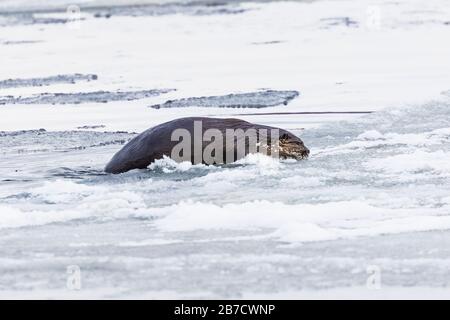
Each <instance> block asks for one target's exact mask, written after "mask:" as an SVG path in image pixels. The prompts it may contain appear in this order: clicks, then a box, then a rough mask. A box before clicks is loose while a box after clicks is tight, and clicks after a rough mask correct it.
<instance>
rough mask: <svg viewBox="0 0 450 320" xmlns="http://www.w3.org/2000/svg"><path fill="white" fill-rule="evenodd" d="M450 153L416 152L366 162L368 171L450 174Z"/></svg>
mask: <svg viewBox="0 0 450 320" xmlns="http://www.w3.org/2000/svg"><path fill="white" fill-rule="evenodd" d="M449 159H450V152H444V151H442V150H438V151H435V152H429V151H424V150H415V151H413V152H411V153H407V154H399V155H395V156H391V157H385V158H381V159H372V160H369V161H367V162H366V164H365V166H366V168H368V169H372V170H380V171H385V172H387V173H393V174H398V173H406V172H409V173H421V172H424V171H426V172H429V173H432V174H433V173H434V174H441V175H442V174H446V175H448V174H450V161H449Z"/></svg>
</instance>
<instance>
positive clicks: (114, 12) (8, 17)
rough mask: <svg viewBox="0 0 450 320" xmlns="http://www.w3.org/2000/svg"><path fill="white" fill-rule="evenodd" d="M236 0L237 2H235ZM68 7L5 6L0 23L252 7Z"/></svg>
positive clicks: (227, 3)
mask: <svg viewBox="0 0 450 320" xmlns="http://www.w3.org/2000/svg"><path fill="white" fill-rule="evenodd" d="M233 2H234V3H233ZM73 4H74V3H68V4H67V5H66V7H60V8H51V6H50V8H49V7H47V8H46V7H45V6H44V7H43V8H41V9H38V10H35V9H34V10H26V9H25V10H24V9H22V10H16V11H13V10H5V11H3V12H2V11H0V26H2V25H3V26H7V25H23V24H25V25H33V24H67V23H70V22H73V21H76V20H78V21H83V20H86V19H92V18H111V17H112V16H114V17H116V16H122V17H123V16H130V17H142V16H161V15H168V14H186V15H194V16H203V15H217V14H239V13H243V12H246V11H248V10H250V9H249V8H243V7H241V6H240V4H239V1H217V2H216V1H208V2H203V3H202V2H195V1H193V2H185V3H182V2H172V3H170V2H169V3H153V4H137V5H127V4H123V5H120V6H108V5H106V6H105V4H104V3H103V4H99V5H97V6H95V5H92V4H89V3H88V4H86V3H82V4H80V9H81V10H80V11H81V12H82V15H80V16H75V17H74V16H73V14H72V15H70V13H66V9H67V8H68V6H69V5H73Z"/></svg>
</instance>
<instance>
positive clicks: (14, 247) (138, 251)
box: [0, 102, 450, 298]
mask: <svg viewBox="0 0 450 320" xmlns="http://www.w3.org/2000/svg"><path fill="white" fill-rule="evenodd" d="M425 110H426V114H425ZM449 110H450V105H449V104H448V103H444V102H430V103H429V104H427V105H424V106H414V107H411V108H404V109H390V110H386V111H381V112H377V113H373V114H369V115H366V116H364V117H362V118H360V120H357V121H352V122H340V123H334V124H333V125H328V126H323V127H322V128H320V129H309V130H305V131H302V132H296V133H297V134H299V135H300V136H301V138H302V139H303V140H304V141H305V143H308V145H309V146H311V151H312V154H311V157H310V159H309V160H307V161H299V162H296V161H284V162H278V161H275V160H274V159H271V158H268V157H264V156H260V155H256V156H250V157H247V158H246V159H244V160H242V161H240V162H239V163H236V164H233V165H225V166H205V165H195V166H194V165H191V164H189V163H182V164H177V163H174V162H173V161H171V160H170V159H163V160H160V161H157V162H156V163H154V164H152V165H151V166H150V168H149V169H147V170H134V171H131V172H128V173H125V174H120V175H105V174H104V173H102V168H103V165H104V164H105V163H106V161H107V160H108V159H109V157H110V156H111V154H113V153H114V152H115V151H117V150H118V149H119V148H120V147H121V144H122V143H125V142H126V141H127V140H128V139H129V138H131V136H132V135H133V134H127V133H93V132H53V133H50V132H44V131H39V130H38V131H30V132H14V133H2V135H1V136H0V147H1V150H2V166H1V169H0V175H1V176H2V177H4V179H3V181H2V182H0V211H1V213H2V219H1V220H0V228H2V234H1V236H0V243H5V244H4V245H2V246H1V248H2V249H1V250H2V257H3V258H2V259H3V260H2V263H1V267H0V268H2V275H3V276H2V277H1V279H0V286H1V288H3V289H4V290H13V291H12V293H14V292H15V291H14V290H16V291H17V290H18V291H17V292H23V291H27V290H28V289H30V288H34V289H36V288H40V289H44V288H45V289H46V290H50V291H49V293H48V294H49V296H52V295H55V294H59V295H61V294H62V295H63V296H65V295H68V296H71V294H72V293H70V292H66V291H64V289H62V288H61V287H62V286H64V279H65V277H66V274H65V269H64V268H65V267H66V266H67V265H72V264H76V265H79V266H80V267H81V268H82V270H83V277H84V278H83V279H84V283H85V285H86V289H85V291H84V294H85V295H87V296H92V297H132V296H136V297H143V296H146V295H147V296H152V294H156V292H159V293H160V295H162V296H165V297H222V298H224V297H244V296H247V295H248V296H252V295H255V294H264V293H266V294H269V293H274V292H285V291H301V290H318V289H327V288H335V287H340V286H344V287H347V286H364V285H365V281H366V278H367V276H368V274H367V270H366V268H367V266H370V265H376V266H378V267H379V268H381V270H383V283H385V285H386V286H441V285H442V284H443V283H446V281H447V274H448V272H449V271H450V258H449V252H448V248H447V246H446V245H445V243H446V241H447V240H446V239H448V238H449V237H450V235H449V232H448V230H450V196H449V195H450V187H449V186H450V167H448V164H447V161H446V159H448V151H449V150H450V139H449V138H450V117H449V115H450V114H449V112H450V111H449ZM12 139H14V140H15V141H14V142H13V141H12ZM38 140H40V141H41V142H40V144H41V145H44V146H45V147H42V150H37V149H35V148H33V147H30V145H32V146H33V145H36V148H37V145H38V143H37V141H38ZM74 146H78V147H77V148H73V147H74ZM403 158H407V161H406V162H405V159H403ZM432 230H434V232H432V233H430V231H432ZM419 231H422V233H418V232H419ZM425 231H427V232H425ZM438 231H439V232H438ZM380 235H384V236H382V237H380ZM318 241H319V242H318ZM6 243H8V245H6ZM24 248H26V249H24ZM319 253H320V254H319ZM30 275H31V276H30ZM100 279H102V280H100ZM144 279H145V281H144ZM106 284H107V286H106V287H105V285H106ZM108 287H115V288H116V289H114V290H112V289H108ZM52 290H53V291H52ZM58 290H59V291H58ZM97 290H100V291H97ZM42 292H43V294H45V291H42ZM52 292H53V293H52ZM152 292H153V293H152ZM10 294H11V293H10ZM293 294H294V293H293Z"/></svg>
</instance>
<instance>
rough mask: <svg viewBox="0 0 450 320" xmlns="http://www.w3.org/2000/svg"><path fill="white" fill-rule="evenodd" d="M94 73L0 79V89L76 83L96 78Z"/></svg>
mask: <svg viewBox="0 0 450 320" xmlns="http://www.w3.org/2000/svg"><path fill="white" fill-rule="evenodd" d="M97 79H98V76H97V75H95V74H80V73H75V74H59V75H56V76H50V77H44V78H31V79H6V80H1V81H0V89H5V88H17V87H42V86H49V85H52V84H58V83H76V82H79V81H92V80H97Z"/></svg>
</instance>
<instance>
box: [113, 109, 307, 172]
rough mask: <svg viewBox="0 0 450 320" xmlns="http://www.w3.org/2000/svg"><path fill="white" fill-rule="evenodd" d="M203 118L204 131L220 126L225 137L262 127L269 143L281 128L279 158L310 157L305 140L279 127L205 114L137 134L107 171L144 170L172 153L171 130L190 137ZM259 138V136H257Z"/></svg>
mask: <svg viewBox="0 0 450 320" xmlns="http://www.w3.org/2000/svg"><path fill="white" fill-rule="evenodd" d="M195 121H202V131H203V133H204V132H205V131H206V130H208V129H219V130H220V131H221V132H222V133H223V135H224V136H225V131H226V129H243V130H244V131H246V130H247V129H256V130H257V132H258V134H259V131H258V130H260V129H267V130H268V133H269V139H268V143H269V144H271V141H272V137H270V129H278V130H279V136H280V157H281V158H294V159H304V158H306V157H307V156H308V154H309V150H308V149H307V148H306V147H305V146H304V144H303V142H302V140H301V139H300V138H298V137H297V136H295V135H294V134H292V133H290V132H289V131H286V130H284V129H280V128H274V127H269V126H263V125H258V124H253V123H250V122H247V121H244V120H240V119H231V118H230V119H215V118H206V117H188V118H180V119H176V120H173V121H169V122H166V123H163V124H160V125H158V126H155V127H153V128H150V129H148V130H146V131H144V132H142V133H141V134H139V135H138V136H136V137H134V138H133V139H132V140H131V141H130V142H129V143H128V144H126V145H125V146H124V147H123V148H122V149H121V150H120V151H119V152H117V153H116V154H115V155H114V157H113V158H112V159H111V161H110V162H109V163H108V164H107V165H106V167H105V171H106V172H108V173H122V172H126V171H129V170H132V169H144V168H146V167H147V166H148V165H149V164H150V163H152V162H153V161H155V160H157V159H161V158H163V157H164V156H170V155H171V152H172V149H173V147H174V146H175V145H177V144H178V143H179V141H172V140H171V135H172V132H173V131H174V130H176V129H181V128H182V129H187V130H188V131H189V132H190V133H191V136H193V131H194V122H195ZM258 139H259V137H258ZM208 144H210V142H209V141H203V146H202V150H204V148H205V147H206V146H207V145H208ZM236 145H237V142H236V141H235V143H234V145H233V148H234V155H235V157H234V160H239V158H238V156H237V154H236ZM246 145H247V147H246V149H245V154H244V156H245V155H247V154H248V153H249V152H248V151H249V149H248V141H246ZM191 148H192V150H191V155H192V158H191V162H192V163H196V161H197V159H195V158H194V150H193V148H194V146H191ZM227 151H228V150H226V142H225V139H224V157H223V159H224V161H225V162H226V161H227V160H226V159H227V157H226V156H225V154H226V153H227Z"/></svg>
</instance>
